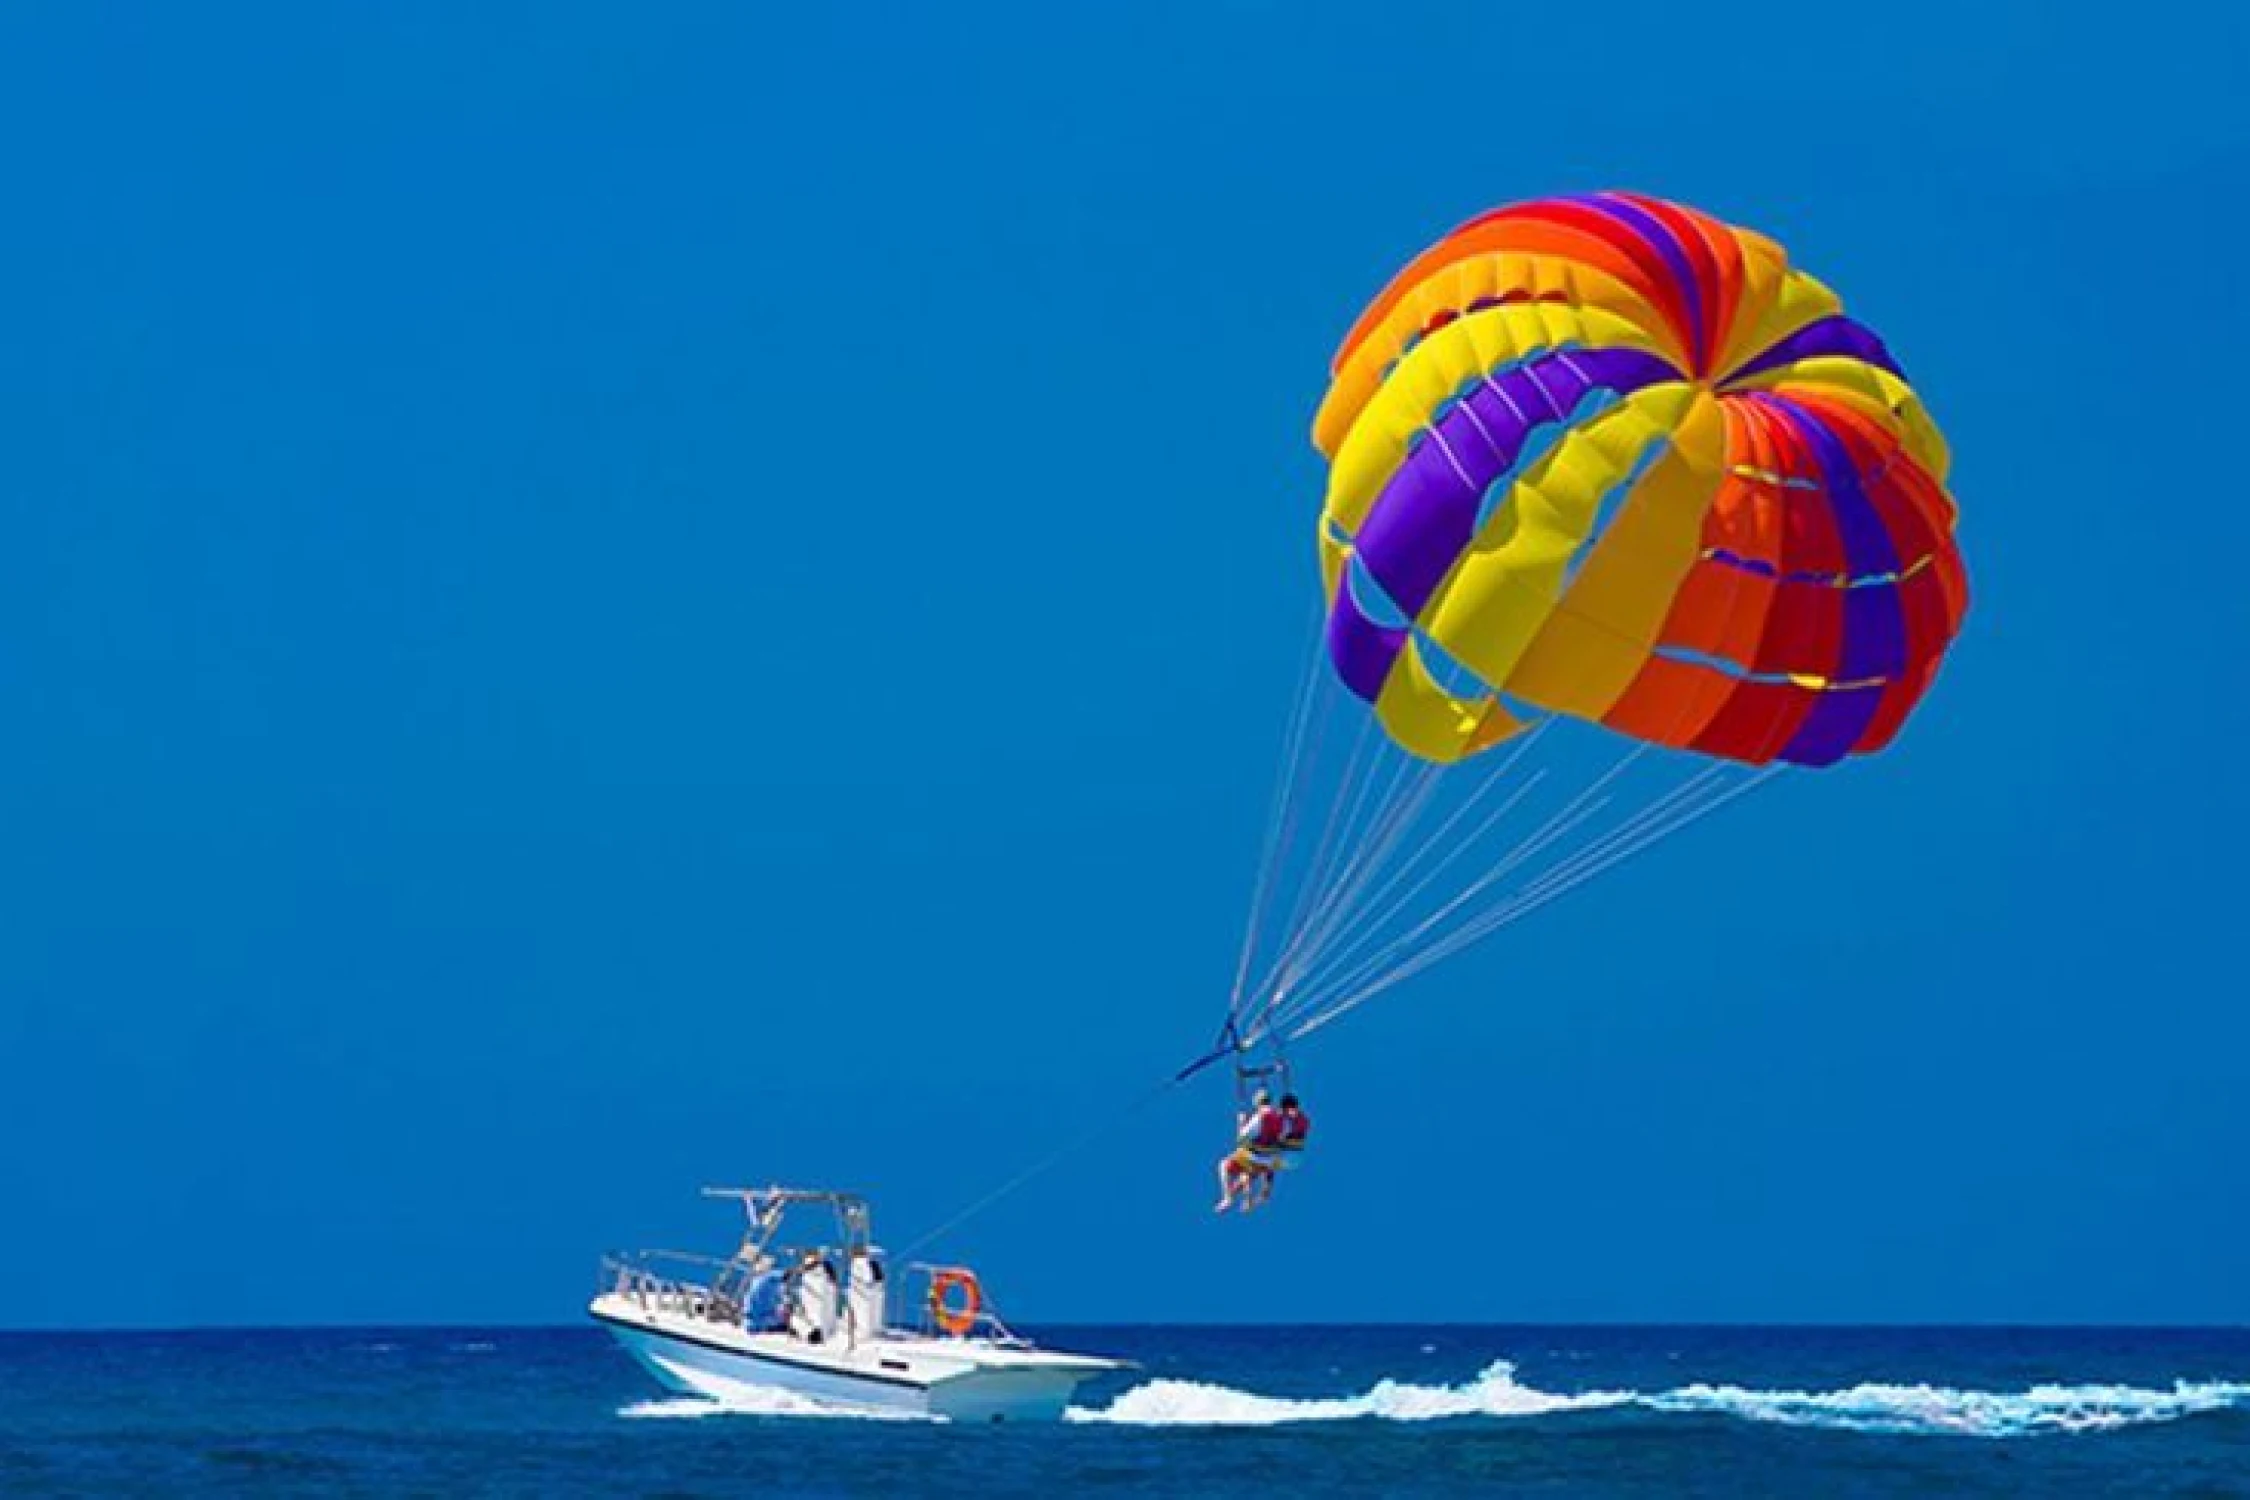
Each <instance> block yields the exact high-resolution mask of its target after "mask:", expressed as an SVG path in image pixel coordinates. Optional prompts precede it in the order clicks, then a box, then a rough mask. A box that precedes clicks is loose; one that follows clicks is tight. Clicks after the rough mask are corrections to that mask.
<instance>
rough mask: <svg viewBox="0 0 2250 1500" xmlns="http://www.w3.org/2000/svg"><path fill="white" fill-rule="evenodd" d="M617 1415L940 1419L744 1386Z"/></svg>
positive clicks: (646, 1404) (626, 1409)
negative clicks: (718, 1394) (834, 1402)
mask: <svg viewBox="0 0 2250 1500" xmlns="http://www.w3.org/2000/svg"><path fill="white" fill-rule="evenodd" d="M617 1414H618V1415H619V1416H621V1417H630V1418H632V1419H633V1420H635V1421H693V1420H696V1419H698V1418H702V1417H842V1418H845V1419H846V1420H858V1421H862V1422H931V1421H936V1420H937V1418H934V1417H925V1416H922V1415H920V1414H919V1413H916V1412H904V1411H873V1410H870V1409H868V1408H866V1407H860V1406H842V1405H831V1404H829V1403H828V1402H825V1401H815V1400H814V1399H813V1398H812V1397H810V1396H802V1395H799V1394H798V1393H797V1392H795V1391H785V1390H780V1389H778V1388H776V1387H772V1386H755V1385H745V1386H739V1387H737V1388H736V1389H735V1390H734V1391H733V1392H731V1393H730V1394H728V1395H727V1396H725V1397H723V1398H722V1397H718V1396H667V1397H663V1398H660V1399H657V1400H651V1401H636V1402H634V1403H633V1404H632V1405H630V1406H625V1407H620V1408H619V1409H618V1412H617Z"/></svg>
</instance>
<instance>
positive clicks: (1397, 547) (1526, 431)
mask: <svg viewBox="0 0 2250 1500" xmlns="http://www.w3.org/2000/svg"><path fill="white" fill-rule="evenodd" d="M1679 378H1680V377H1679V373H1678V372H1677V371H1676V370H1674V369H1673V368H1672V367H1671V366H1670V365H1668V364H1666V363H1665V362H1664V361H1663V360H1661V359H1658V358H1657V357H1656V356H1655V355H1653V354H1643V353H1641V352H1640V351H1639V350H1636V349H1580V350H1570V351H1556V352H1552V353H1548V354H1542V355H1539V356H1537V357H1536V358H1533V359H1530V360H1527V361H1525V362H1524V363H1523V364H1520V365H1517V366H1515V367H1514V368H1513V369H1509V370H1505V371H1503V372H1501V373H1500V374H1498V375H1490V376H1487V377H1485V379H1484V380H1483V381H1482V382H1480V383H1479V384H1478V385H1477V386H1476V387H1475V388H1474V389H1473V390H1471V391H1470V392H1469V393H1468V394H1467V395H1465V396H1463V397H1462V398H1461V399H1460V400H1459V401H1457V402H1455V403H1454V405H1453V409H1452V410H1451V411H1448V412H1447V413H1446V414H1445V415H1444V416H1442V417H1440V418H1439V419H1438V420H1437V422H1436V423H1435V424H1433V425H1432V427H1431V428H1430V429H1429V431H1428V435H1427V436H1426V437H1425V438H1424V439H1423V440H1422V442H1421V443H1420V444H1419V445H1417V446H1416V447H1415V449H1414V451H1413V452H1411V453H1409V454H1408V455H1407V456H1406V461H1405V462H1404V463H1402V464H1400V465H1399V467H1398V470H1397V472H1396V473H1394V474H1392V475H1391V477H1390V481H1389V482H1388V483H1387V484H1385V485H1384V486H1383V492H1382V494H1380V495H1378V496H1377V497H1376V499H1375V504H1374V506H1373V507H1372V508H1371V509H1370V510H1369V512H1368V516H1367V523H1366V525H1364V526H1363V527H1361V528H1360V533H1359V537H1358V539H1357V542H1356V546H1357V550H1358V553H1359V558H1360V561H1361V562H1363V563H1364V564H1366V567H1367V571H1368V573H1369V574H1370V575H1372V576H1373V577H1374V579H1375V581H1376V582H1377V583H1379V584H1381V585H1382V588H1383V592H1384V593H1385V594H1387V595H1388V596H1389V597H1390V599H1391V602H1392V603H1394V604H1396V605H1397V606H1398V608H1399V610H1400V612H1401V613H1402V614H1404V615H1406V616H1407V617H1408V618H1412V617H1414V616H1417V615H1419V614H1420V613H1421V612H1422V606H1423V605H1425V604H1427V603H1429V602H1430V596H1431V595H1432V594H1434V593H1436V592H1437V586H1438V585H1439V584H1440V583H1442V582H1443V581H1444V579H1445V575H1446V574H1447V573H1448V572H1449V571H1451V569H1452V567H1453V564H1454V563H1455V561H1456V560H1458V559H1459V558H1460V556H1461V554H1462V553H1463V552H1465V551H1467V550H1468V547H1469V544H1470V542H1471V541H1473V540H1474V539H1475V537H1476V530H1477V511H1478V510H1479V508H1480V507H1481V506H1482V504H1483V501H1484V496H1485V492H1486V491H1487V490H1489V489H1490V488H1491V487H1492V484H1493V482H1494V481H1495V480H1497V479H1499V478H1500V477H1501V476H1502V475H1504V474H1506V473H1507V472H1508V471H1509V470H1510V469H1511V468H1513V467H1514V466H1515V463H1516V460H1517V459H1518V458H1519V457H1520V456H1521V455H1522V453H1523V448H1524V442H1525V440H1526V439H1527V438H1529V437H1530V435H1531V432H1532V429H1534V428H1535V427H1539V426H1543V425H1545V424H1547V423H1549V422H1554V421H1560V420H1564V419H1567V418H1568V416H1569V414H1570V412H1571V410H1572V409H1573V408H1574V407H1575V406H1576V405H1577V404H1578V403H1579V402H1580V401H1582V400H1584V399H1585V397H1586V394H1587V392H1589V391H1593V390H1608V391H1613V392H1616V393H1617V394H1619V395H1625V394H1628V393H1630V392H1632V391H1636V390H1639V389H1641V388H1642V387H1644V386H1650V385H1656V384H1659V383H1661V382H1663V381H1667V380H1677V379H1679Z"/></svg>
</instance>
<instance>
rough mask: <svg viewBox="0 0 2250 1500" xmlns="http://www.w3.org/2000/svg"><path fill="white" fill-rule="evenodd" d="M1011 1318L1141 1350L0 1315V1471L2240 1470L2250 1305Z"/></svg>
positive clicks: (1212, 1473) (1617, 1485) (546, 1492)
mask: <svg viewBox="0 0 2250 1500" xmlns="http://www.w3.org/2000/svg"><path fill="white" fill-rule="evenodd" d="M1036 1332H1037V1333H1038V1334H1039V1336H1041V1337H1042V1339H1043V1340H1044V1341H1046V1342H1051V1343H1054V1344H1056V1345H1059V1346H1062V1347H1066V1348H1081V1349H1086V1350H1090V1351H1094V1352H1100V1353H1109V1354H1118V1355H1122V1356H1125V1357H1127V1358H1130V1359H1133V1360H1136V1361H1138V1362H1139V1364H1140V1366H1141V1368H1140V1369H1138V1370H1137V1371H1134V1372H1132V1373H1130V1374H1127V1375H1121V1376H1117V1377H1112V1378H1109V1379H1106V1380H1104V1381H1102V1382H1101V1383H1099V1384H1097V1385H1094V1386H1091V1387H1088V1388H1086V1389H1085V1390H1084V1391H1083V1392H1082V1399H1081V1401H1080V1403H1079V1404H1078V1405H1077V1406H1076V1407H1075V1408H1074V1409H1073V1410H1072V1412H1071V1414H1070V1420H1069V1421H1067V1422H1065V1423H1063V1424H1061V1425H1059V1426H1048V1427H1030V1426H976V1427H969V1426H961V1427H950V1426H947V1425H944V1424H942V1423H932V1422H921V1421H911V1420H896V1419H893V1420H869V1419H863V1418H857V1417H852V1416H845V1415H838V1414H836V1413H833V1412H828V1411H823V1410H821V1409H819V1408H816V1407H811V1406H808V1405H807V1404H806V1403H804V1402H802V1401H799V1400H795V1399H791V1398H787V1397H782V1396H778V1395H777V1396H776V1397H774V1398H773V1399H771V1400H758V1401H750V1402H747V1403H745V1404H743V1405H741V1406H737V1407H720V1406H717V1405H714V1404H712V1403H709V1402H705V1401H699V1400H692V1399H686V1398H682V1397H678V1396H671V1395H666V1394H664V1393H663V1392H661V1391H660V1390H659V1389H658V1388H657V1387H656V1386H655V1385H654V1384H653V1383H652V1382H651V1381H650V1380H649V1379H648V1378H647V1377H646V1376H645V1375H644V1374H642V1373H641V1371H640V1370H639V1369H637V1368H636V1367H635V1366H634V1365H633V1364H632V1363H631V1362H630V1361H628V1360H627V1359H626V1358H625V1356H624V1355H623V1354H621V1353H619V1352H618V1351H617V1350H615V1349H614V1348H612V1347H611V1346H610V1344H609V1342H608V1340H607V1338H606V1336H604V1335H603V1334H602V1333H600V1332H599V1331H598V1330H596V1329H594V1328H592V1327H573V1328H558V1329H523V1328H504V1329H429V1328H414V1329H395V1330H380V1329H337V1330H274V1331H247V1332H197V1333H147V1334H122V1333H120V1334H8V1335H0V1495H5V1496H10V1497H14V1496H32V1495H156V1494H164V1495H230V1496H231V1495H309V1494H322V1495H327V1494H338V1495H350V1494H360V1495H391V1494H418V1495H525V1496H571V1495H646V1496H699V1495H756V1496H829V1495H833V1496H858V1495H976V1496H998V1495H1061V1494H1070V1495H1100V1494H1117V1495H1194V1496H1229V1495H1257V1496H1267V1497H1273V1500H1315V1497H1321V1496H1331V1495H1384V1496H1390V1495H1454V1494H1532V1495H1591V1496H1600V1495H1630V1496H1647V1495H1714V1496H1716V1495H1725V1496H1738V1495H1757V1496H1765V1495H1773V1496H1795V1495H1803V1496H1822V1497H1826V1496H1863V1495H1900V1496H1904V1495H1917V1496H1919V1495H1934V1494H1945V1495H2035V1496H2057V1495H2081V1494H2085V1495H2130V1496H2155V1495H2178V1496H2250V1330H2201V1331H2198V1330H2171V1331H2157V1330H2149V1331H2141V1330H2115V1329H2107V1330H2079V1331H2071V1330H2053V1329H2040V1330H2019V1329H1757V1328H1619V1327H1602V1328H1466V1327H1432V1328H1414V1327H1395V1326H1393V1327H1380V1328H1346V1327H1318V1328H1052V1329H1043V1330H1036Z"/></svg>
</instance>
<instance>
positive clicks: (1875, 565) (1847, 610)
mask: <svg viewBox="0 0 2250 1500" xmlns="http://www.w3.org/2000/svg"><path fill="white" fill-rule="evenodd" d="M1749 399H1750V400H1752V401H1755V402H1757V403H1758V404H1759V405H1761V406H1764V407H1766V408H1767V409H1769V410H1771V411H1775V412H1778V413H1780V415H1781V416H1782V417H1783V418H1784V419H1785V420H1787V421H1788V423H1789V424H1790V426H1791V427H1793V428H1794V429H1796V431H1797V432H1798V434H1799V435H1800V436H1802V437H1803V438H1804V440H1805V442H1806V444H1807V445H1808V446H1809V447H1810V448H1811V449H1812V451H1813V456H1814V458H1815V459H1817V460H1818V462H1819V464H1820V480H1821V484H1820V493H1821V496H1822V498H1824V499H1825V500H1826V501H1827V502H1828V512H1829V514H1830V515H1831V516H1833V517H1834V518H1835V522H1836V535H1837V539H1838V540H1839V541H1841V542H1842V543H1843V547H1844V569H1845V571H1846V572H1847V573H1848V574H1849V575H1850V576H1851V577H1853V578H1875V577H1879V576H1881V575H1882V574H1885V573H1892V574H1895V573H1897V572H1898V569H1899V563H1898V548H1897V546H1896V545H1895V544H1894V543H1893V542H1892V541H1891V534H1890V531H1889V529H1888V528H1886V527H1885V526H1884V525H1883V518H1882V516H1881V515H1880V514H1879V513H1878V512H1877V511H1876V509H1875V506H1874V503H1873V502H1872V501H1870V500H1869V499H1868V498H1867V491H1866V489H1865V488H1864V487H1863V486H1862V484H1861V482H1860V477H1859V466H1858V465H1857V464H1855V463H1853V462H1852V456H1851V453H1850V452H1849V451H1848V450H1847V449H1846V448H1845V447H1844V445H1843V443H1842V442H1841V441H1839V440H1838V438H1837V436H1836V434H1835V433H1834V432H1832V431H1830V430H1829V427H1828V424H1827V423H1826V422H1823V421H1821V420H1820V418H1819V417H1818V416H1816V415H1814V414H1813V413H1812V412H1810V411H1807V410H1806V409H1805V408H1804V407H1802V406H1800V405H1798V404H1797V403H1796V402H1794V401H1791V400H1789V399H1788V398H1786V397H1783V396H1776V395H1773V394H1771V393H1769V392H1763V391H1761V392H1758V393H1756V394H1754V395H1752V396H1751V397H1750V398H1749ZM1905 661H1906V617H1905V615H1904V614H1903V613H1902V612H1901V610H1900V608H1899V599H1898V590H1897V588H1895V587H1882V586H1879V585H1869V586H1867V587H1864V588H1856V589H1850V590H1847V591H1846V592H1845V594H1844V641H1843V651H1842V660H1841V661H1840V662H1839V663H1838V665H1837V669H1836V676H1837V677H1839V678H1841V679H1842V680H1844V681H1846V682H1856V681H1860V680H1862V679H1864V678H1869V677H1882V678H1889V677H1892V676H1895V675H1896V674H1897V673H1898V672H1899V670H1900V669H1901V668H1902V667H1903V666H1904V664H1905Z"/></svg>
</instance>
